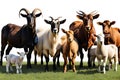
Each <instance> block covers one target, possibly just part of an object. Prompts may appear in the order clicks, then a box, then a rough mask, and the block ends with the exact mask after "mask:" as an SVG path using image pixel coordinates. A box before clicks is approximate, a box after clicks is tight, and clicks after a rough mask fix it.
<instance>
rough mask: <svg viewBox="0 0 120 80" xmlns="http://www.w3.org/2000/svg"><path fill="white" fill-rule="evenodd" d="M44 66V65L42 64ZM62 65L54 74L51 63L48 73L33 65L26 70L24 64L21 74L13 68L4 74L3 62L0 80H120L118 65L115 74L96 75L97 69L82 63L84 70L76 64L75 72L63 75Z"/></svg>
mask: <svg viewBox="0 0 120 80" xmlns="http://www.w3.org/2000/svg"><path fill="white" fill-rule="evenodd" d="M44 64H45V63H44ZM62 65H63V63H61V66H60V67H59V68H57V70H56V71H55V72H54V71H53V70H52V62H50V63H49V71H48V72H45V71H44V68H45V65H40V64H38V65H34V64H32V69H27V68H26V63H25V62H24V64H23V69H22V70H23V73H22V74H16V73H15V66H14V67H13V68H14V72H13V73H9V74H8V73H6V72H5V68H6V67H5V62H4V64H3V66H2V67H1V66H0V80H120V66H119V65H118V71H117V72H115V71H114V70H113V69H111V70H110V71H107V72H106V74H102V73H98V72H97V68H91V69H88V67H87V64H86V63H84V68H81V69H79V68H78V66H79V65H78V63H76V69H77V72H76V73H74V72H72V70H68V71H67V72H66V73H63V67H62Z"/></svg>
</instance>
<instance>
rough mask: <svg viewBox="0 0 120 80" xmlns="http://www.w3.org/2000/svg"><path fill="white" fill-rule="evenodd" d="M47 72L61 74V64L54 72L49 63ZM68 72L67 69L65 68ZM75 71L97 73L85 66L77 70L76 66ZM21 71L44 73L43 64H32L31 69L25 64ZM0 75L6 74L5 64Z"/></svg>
mask: <svg viewBox="0 0 120 80" xmlns="http://www.w3.org/2000/svg"><path fill="white" fill-rule="evenodd" d="M48 67H49V71H47V72H63V63H60V66H59V67H58V66H57V65H56V67H57V69H56V70H55V71H54V70H53V64H52V62H50V63H49V66H48ZM13 69H14V72H12V73H16V67H15V66H13ZM67 69H68V71H69V70H70V69H69V68H67ZM76 70H77V74H95V73H97V69H96V67H95V68H88V67H87V66H84V67H83V68H79V65H78V64H77V65H76ZM22 71H23V74H27V73H45V72H46V71H45V63H44V65H41V64H37V65H35V64H34V63H32V68H30V69H27V66H26V63H24V64H23V66H22ZM0 73H6V66H5V64H4V65H3V66H0Z"/></svg>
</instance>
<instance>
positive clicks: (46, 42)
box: [35, 17, 66, 70]
mask: <svg viewBox="0 0 120 80" xmlns="http://www.w3.org/2000/svg"><path fill="white" fill-rule="evenodd" d="M50 18H51V21H49V20H45V22H46V23H47V24H50V26H51V28H50V29H48V30H46V31H40V32H39V33H38V34H37V35H38V43H37V45H36V46H35V50H36V51H37V54H38V55H40V56H41V54H44V55H45V58H46V68H45V69H46V70H48V62H49V55H50V56H51V57H53V67H54V68H53V69H55V68H56V67H55V58H56V56H58V54H57V52H58V50H60V48H61V37H60V33H59V32H60V29H59V28H60V24H63V23H64V22H65V21H66V19H64V20H62V21H59V18H60V17H58V18H57V19H53V18H52V17H50Z"/></svg>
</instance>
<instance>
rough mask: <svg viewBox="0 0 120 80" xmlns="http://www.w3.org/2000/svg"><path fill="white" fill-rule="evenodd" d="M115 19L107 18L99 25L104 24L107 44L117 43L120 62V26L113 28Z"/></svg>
mask: <svg viewBox="0 0 120 80" xmlns="http://www.w3.org/2000/svg"><path fill="white" fill-rule="evenodd" d="M114 24H115V21H111V22H110V21H109V20H105V21H104V22H98V25H101V26H102V29H103V33H104V35H105V44H106V45H107V44H115V45H116V46H117V47H118V61H119V64H120V28H113V27H112V25H114Z"/></svg>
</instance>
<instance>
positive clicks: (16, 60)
mask: <svg viewBox="0 0 120 80" xmlns="http://www.w3.org/2000/svg"><path fill="white" fill-rule="evenodd" d="M17 53H18V54H19V56H17V55H14V54H9V55H6V56H5V58H6V72H7V73H9V68H10V70H11V71H13V68H12V65H13V64H15V65H16V73H17V74H19V73H22V62H23V59H24V56H25V54H27V53H24V52H17Z"/></svg>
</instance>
